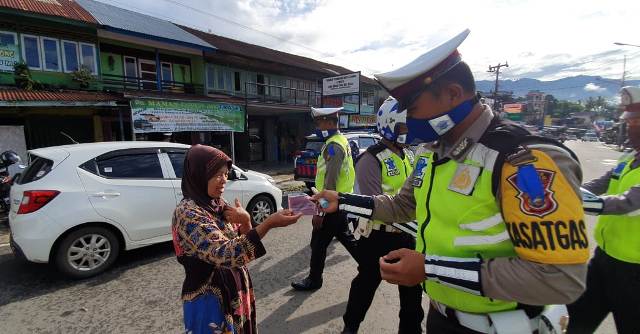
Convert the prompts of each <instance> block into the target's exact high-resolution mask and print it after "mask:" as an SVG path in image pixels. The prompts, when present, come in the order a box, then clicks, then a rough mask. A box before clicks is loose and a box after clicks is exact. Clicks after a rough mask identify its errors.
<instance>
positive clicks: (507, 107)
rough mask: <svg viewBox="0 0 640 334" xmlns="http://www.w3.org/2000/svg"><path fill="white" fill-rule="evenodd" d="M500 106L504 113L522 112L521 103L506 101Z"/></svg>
mask: <svg viewBox="0 0 640 334" xmlns="http://www.w3.org/2000/svg"><path fill="white" fill-rule="evenodd" d="M502 108H503V109H504V112H506V113H519V112H522V109H523V105H522V103H507V104H503V105H502Z"/></svg>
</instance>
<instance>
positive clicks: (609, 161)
mask: <svg viewBox="0 0 640 334" xmlns="http://www.w3.org/2000/svg"><path fill="white" fill-rule="evenodd" d="M601 163H602V164H603V165H605V166H615V165H617V164H618V160H615V159H604V160H602V161H601Z"/></svg>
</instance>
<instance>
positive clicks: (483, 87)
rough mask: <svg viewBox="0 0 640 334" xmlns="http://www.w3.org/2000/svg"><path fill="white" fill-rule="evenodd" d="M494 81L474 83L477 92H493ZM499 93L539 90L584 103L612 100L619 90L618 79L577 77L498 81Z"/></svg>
mask: <svg viewBox="0 0 640 334" xmlns="http://www.w3.org/2000/svg"><path fill="white" fill-rule="evenodd" d="M625 85H626V86H640V80H629V81H627V82H626V83H625ZM494 86H495V81H491V80H481V81H476V88H477V90H479V91H481V92H484V93H485V94H486V93H489V92H490V91H493V88H494ZM498 90H499V91H501V92H502V91H512V92H513V94H514V96H525V95H527V93H528V92H529V91H530V90H539V91H541V92H543V93H546V94H551V95H553V96H554V97H555V98H556V99H558V100H569V101H575V102H577V101H580V100H581V101H584V100H586V99H588V98H589V97H594V98H595V97H598V96H602V97H604V98H605V99H608V100H613V99H614V98H615V97H616V96H617V95H618V92H619V90H620V80H619V79H606V78H602V77H598V76H589V75H579V76H575V77H569V78H563V79H558V80H553V81H541V80H537V79H528V78H524V79H518V80H500V81H499V87H498Z"/></svg>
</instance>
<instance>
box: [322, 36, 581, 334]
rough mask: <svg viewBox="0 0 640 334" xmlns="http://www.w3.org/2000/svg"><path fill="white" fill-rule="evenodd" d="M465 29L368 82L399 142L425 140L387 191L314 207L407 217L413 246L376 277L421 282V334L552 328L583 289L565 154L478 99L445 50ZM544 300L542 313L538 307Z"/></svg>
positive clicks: (575, 178)
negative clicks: (398, 128) (408, 170)
mask: <svg viewBox="0 0 640 334" xmlns="http://www.w3.org/2000/svg"><path fill="white" fill-rule="evenodd" d="M468 34H469V30H465V31H464V32H462V33H460V34H458V35H457V36H455V37H454V38H452V39H450V40H448V41H446V42H444V43H443V44H441V45H439V46H437V47H435V48H433V49H431V50H430V51H428V52H427V53H425V54H423V55H422V56H420V57H418V58H417V59H416V60H414V61H413V62H411V63H409V64H408V65H406V66H403V67H401V68H399V69H397V70H395V71H393V72H388V73H383V74H378V75H376V79H377V80H378V82H379V83H380V84H381V85H382V86H383V87H385V88H386V89H387V90H388V91H389V93H390V94H391V95H392V96H393V97H395V98H396V99H397V100H398V103H399V107H398V108H399V110H403V109H407V127H408V129H409V132H408V135H407V143H415V142H419V141H422V142H426V143H428V144H427V145H424V146H423V147H421V148H420V149H419V150H418V154H416V163H415V166H414V170H413V174H412V176H411V177H409V179H407V181H406V182H405V183H404V185H403V188H402V189H401V190H400V192H399V193H398V194H397V195H395V196H389V195H377V196H363V195H354V194H347V193H338V192H335V191H324V192H321V193H319V194H317V195H315V196H314V199H316V200H319V199H320V198H324V199H326V200H327V201H328V202H327V203H324V202H323V203H324V208H323V211H325V212H335V211H336V210H338V208H340V210H341V211H343V212H345V211H346V212H349V213H352V214H357V215H360V216H362V217H365V218H370V219H376V220H380V221H385V222H387V221H395V222H406V221H411V220H413V219H416V221H417V223H418V233H417V239H416V247H415V250H412V249H406V248H405V249H400V250H395V251H392V252H390V253H389V254H387V255H385V256H383V257H382V258H380V271H381V276H382V279H384V280H386V281H388V282H390V283H394V284H400V285H405V286H413V285H415V284H418V283H421V284H422V287H423V289H424V291H425V292H426V293H427V295H428V296H429V298H430V300H431V307H430V308H429V313H428V315H427V332H428V333H498V334H500V333H532V332H535V331H538V330H540V331H541V332H545V333H546V332H549V331H551V330H555V331H556V332H557V333H560V332H561V330H562V326H564V325H566V320H567V319H566V307H564V306H554V307H551V306H548V305H551V304H567V303H570V302H573V301H574V300H576V299H577V298H578V297H579V296H580V294H581V293H582V292H583V291H584V287H585V279H586V269H587V265H586V262H587V260H588V259H589V246H588V240H587V237H586V226H585V223H584V212H583V209H582V203H581V197H580V195H579V194H580V190H579V187H580V183H581V171H580V166H579V164H578V162H577V158H576V157H575V155H574V154H573V153H572V152H571V151H569V150H568V149H567V148H565V147H564V146H563V145H562V144H560V143H558V142H556V141H553V140H551V139H546V138H541V137H533V136H531V135H530V134H529V133H528V132H527V131H526V130H525V129H523V128H520V127H518V126H517V125H515V124H512V123H507V122H506V121H504V120H500V119H499V118H498V117H496V116H495V115H494V113H493V111H492V110H491V108H490V107H489V106H487V105H482V104H480V103H479V97H478V96H477V95H476V91H475V80H474V78H473V74H472V72H471V69H470V68H469V66H468V65H467V64H466V63H464V62H463V61H462V59H461V56H460V54H459V53H458V52H457V50H456V48H457V47H458V46H459V45H460V44H461V43H462V42H463V41H464V39H465V38H466V37H467V35H468ZM544 305H547V306H548V307H545V306H544Z"/></svg>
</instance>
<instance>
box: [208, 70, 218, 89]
mask: <svg viewBox="0 0 640 334" xmlns="http://www.w3.org/2000/svg"><path fill="white" fill-rule="evenodd" d="M215 82H216V71H215V68H214V67H213V66H211V65H207V89H209V90H214V89H215V88H216V87H215Z"/></svg>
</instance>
